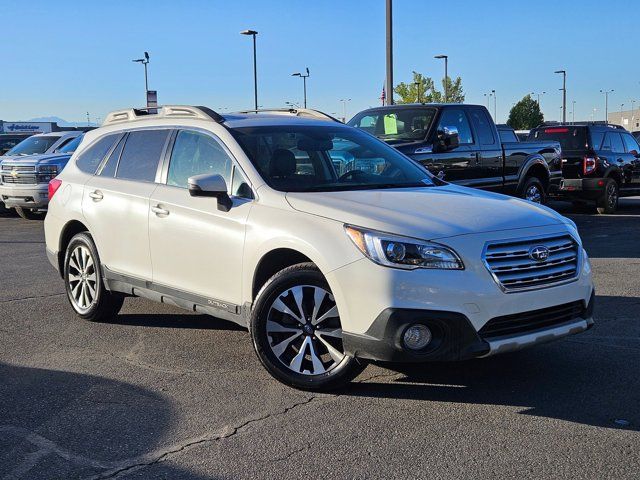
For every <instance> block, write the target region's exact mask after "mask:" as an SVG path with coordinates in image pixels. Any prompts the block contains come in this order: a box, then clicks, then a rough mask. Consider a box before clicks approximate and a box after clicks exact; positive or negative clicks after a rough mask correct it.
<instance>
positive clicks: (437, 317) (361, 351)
mask: <svg viewBox="0 0 640 480" xmlns="http://www.w3.org/2000/svg"><path fill="white" fill-rule="evenodd" d="M594 299H595V294H594V293H592V294H591V296H590V298H589V301H588V303H584V302H583V305H582V309H581V312H580V313H578V314H577V315H576V316H575V317H574V318H568V319H563V321H559V322H557V323H554V324H552V325H546V326H540V327H539V328H535V327H533V328H530V329H528V330H525V331H521V332H519V333H514V334H508V335H500V336H492V335H490V334H487V335H485V334H483V333H482V332H481V331H480V332H477V331H476V330H475V329H474V328H473V326H472V325H471V322H470V321H469V319H468V318H466V317H465V316H464V315H462V314H460V313H452V312H443V311H433V310H407V309H387V310H385V311H383V312H382V313H381V314H380V315H379V316H378V317H377V318H376V319H375V321H374V322H373V324H372V325H371V328H370V329H369V330H368V331H367V332H366V333H365V334H362V335H359V334H352V333H346V332H343V345H344V349H345V351H346V353H347V354H349V355H351V356H354V357H357V358H364V359H367V360H375V361H383V362H402V363H415V362H427V361H458V360H468V359H471V358H478V357H489V356H493V355H497V354H500V353H507V352H512V351H515V350H520V349H523V348H527V347H531V346H533V345H538V344H541V343H546V342H550V341H552V340H556V339H559V338H562V337H566V336H568V335H574V334H576V333H580V332H583V331H585V330H588V329H589V328H591V327H592V326H593V325H594V320H593V307H594ZM531 313H532V312H523V314H522V315H523V317H526V316H527V314H531ZM414 324H422V325H426V326H427V327H428V328H429V329H430V330H431V332H432V335H433V339H432V341H431V342H430V343H429V345H428V346H427V347H426V348H425V349H424V350H423V351H420V352H416V351H412V350H410V349H407V348H405V347H404V345H403V342H402V337H403V334H404V332H405V330H406V329H407V328H408V327H409V326H410V325H414ZM516 325H517V323H516ZM541 325H544V322H541Z"/></svg>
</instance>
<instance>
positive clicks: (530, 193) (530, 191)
mask: <svg viewBox="0 0 640 480" xmlns="http://www.w3.org/2000/svg"><path fill="white" fill-rule="evenodd" d="M524 198H525V200H528V201H530V202H533V203H542V193H541V192H540V189H539V188H538V186H537V185H531V186H530V187H529V188H527V191H526V192H525V195H524Z"/></svg>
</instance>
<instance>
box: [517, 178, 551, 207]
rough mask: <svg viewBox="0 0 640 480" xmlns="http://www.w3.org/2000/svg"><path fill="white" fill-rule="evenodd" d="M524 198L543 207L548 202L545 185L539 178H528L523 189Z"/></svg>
mask: <svg viewBox="0 0 640 480" xmlns="http://www.w3.org/2000/svg"><path fill="white" fill-rule="evenodd" d="M522 198H524V199H525V200H528V201H530V202H533V203H539V204H541V205H542V204H544V203H545V202H546V200H547V199H546V194H545V191H544V185H543V184H542V182H541V181H540V179H539V178H538V177H529V178H527V180H526V181H525V182H524V186H523V187H522Z"/></svg>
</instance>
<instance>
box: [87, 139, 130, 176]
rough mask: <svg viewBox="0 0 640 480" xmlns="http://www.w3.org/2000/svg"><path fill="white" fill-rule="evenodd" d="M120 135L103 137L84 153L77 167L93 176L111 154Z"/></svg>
mask: <svg viewBox="0 0 640 480" xmlns="http://www.w3.org/2000/svg"><path fill="white" fill-rule="evenodd" d="M119 136H120V134H119V133H118V134H113V135H107V136H106V137H102V138H101V139H99V140H98V141H97V142H95V143H94V144H93V145H91V146H90V147H89V148H87V149H86V150H84V151H82V152H81V153H80V155H79V156H78V158H77V160H76V166H77V167H78V168H79V169H80V170H82V171H83V172H85V173H90V174H91V175H93V174H94V173H96V170H97V169H98V166H99V165H100V164H101V163H102V160H103V159H104V157H105V156H106V155H107V153H109V150H111V147H113V144H114V143H115V142H116V140H117V139H118V137H119Z"/></svg>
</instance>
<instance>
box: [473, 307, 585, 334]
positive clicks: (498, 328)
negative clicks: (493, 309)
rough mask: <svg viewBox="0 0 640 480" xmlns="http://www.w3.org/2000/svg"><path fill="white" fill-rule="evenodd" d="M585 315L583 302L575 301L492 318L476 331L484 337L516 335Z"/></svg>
mask: <svg viewBox="0 0 640 480" xmlns="http://www.w3.org/2000/svg"><path fill="white" fill-rule="evenodd" d="M585 316H586V309H585V307H584V303H583V302H582V301H577V302H571V303H565V304H563V305H558V306H555V307H550V308H542V309H540V310H532V311H529V312H523V313H517V314H514V315H505V316H503V317H496V318H492V319H491V320H489V321H488V322H487V323H486V324H485V326H484V327H482V328H481V329H480V331H479V332H478V333H479V334H480V336H481V337H482V338H485V339H486V338H493V337H501V336H505V335H517V334H523V333H529V332H533V331H535V330H540V329H543V328H550V327H553V326H556V325H560V324H561V323H564V322H568V321H570V320H574V319H576V318H578V317H582V318H584V317H585Z"/></svg>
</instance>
